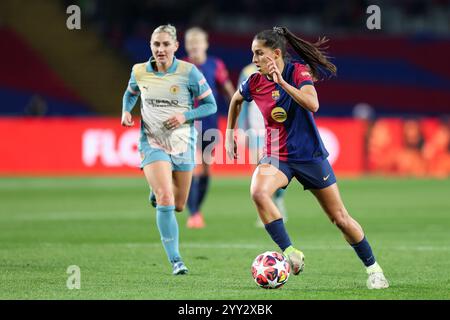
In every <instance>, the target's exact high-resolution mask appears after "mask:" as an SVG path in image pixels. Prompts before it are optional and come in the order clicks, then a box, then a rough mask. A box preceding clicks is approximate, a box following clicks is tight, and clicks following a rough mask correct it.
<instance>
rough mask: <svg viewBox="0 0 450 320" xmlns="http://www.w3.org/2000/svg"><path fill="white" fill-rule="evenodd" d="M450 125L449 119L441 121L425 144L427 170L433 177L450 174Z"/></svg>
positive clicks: (442, 176) (444, 176)
mask: <svg viewBox="0 0 450 320" xmlns="http://www.w3.org/2000/svg"><path fill="white" fill-rule="evenodd" d="M449 125H450V123H449V121H441V122H440V123H439V126H438V128H437V130H436V132H435V133H434V134H433V136H432V137H431V138H430V139H429V140H428V141H427V142H426V143H425V146H424V151H423V154H424V158H425V159H426V162H427V171H428V173H429V174H430V175H431V176H433V177H437V178H447V177H448V176H449V175H450V129H449Z"/></svg>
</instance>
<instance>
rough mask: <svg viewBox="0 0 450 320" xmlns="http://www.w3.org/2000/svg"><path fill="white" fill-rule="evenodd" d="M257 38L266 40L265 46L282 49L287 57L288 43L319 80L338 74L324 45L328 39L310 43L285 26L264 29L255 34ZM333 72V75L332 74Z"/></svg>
mask: <svg viewBox="0 0 450 320" xmlns="http://www.w3.org/2000/svg"><path fill="white" fill-rule="evenodd" d="M255 40H261V41H264V46H266V47H268V48H271V49H273V50H275V49H280V50H281V53H282V55H283V57H286V55H287V54H288V53H287V50H286V43H289V45H290V46H291V47H292V49H294V51H295V52H296V53H297V54H298V55H299V56H300V57H301V58H302V59H303V60H304V62H305V63H306V64H308V66H309V68H310V69H311V73H312V75H313V77H314V78H315V79H317V80H323V79H325V78H329V77H330V76H331V75H336V72H337V68H336V66H335V65H334V64H332V63H331V62H330V61H329V60H328V59H329V57H328V56H327V55H326V54H325V52H324V49H327V48H328V47H323V45H324V44H325V43H327V42H328V39H327V38H325V37H323V38H319V40H318V41H317V42H316V43H310V42H308V41H306V40H303V39H301V38H299V37H297V36H295V35H294V34H293V33H292V32H290V31H289V30H288V29H287V28H285V27H274V28H273V29H272V30H264V31H262V32H260V33H258V34H257V35H256V36H255ZM330 73H331V75H330Z"/></svg>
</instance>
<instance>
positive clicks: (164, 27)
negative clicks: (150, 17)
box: [153, 24, 177, 41]
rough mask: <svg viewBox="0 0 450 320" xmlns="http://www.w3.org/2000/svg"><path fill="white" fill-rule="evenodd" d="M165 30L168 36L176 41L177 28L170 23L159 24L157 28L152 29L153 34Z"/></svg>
mask: <svg viewBox="0 0 450 320" xmlns="http://www.w3.org/2000/svg"><path fill="white" fill-rule="evenodd" d="M162 32H165V33H167V34H169V35H170V37H171V38H172V39H173V40H174V41H177V29H176V28H175V27H174V26H173V25H171V24H163V25H161V26H159V27H158V28H156V29H155V30H154V31H153V34H155V33H162Z"/></svg>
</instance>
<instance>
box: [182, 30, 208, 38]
mask: <svg viewBox="0 0 450 320" xmlns="http://www.w3.org/2000/svg"><path fill="white" fill-rule="evenodd" d="M193 34H201V35H203V36H204V37H205V39H206V40H208V33H207V32H206V31H205V30H203V29H202V28H200V27H192V28H189V29H187V30H186V33H185V34H184V38H185V39H186V38H187V37H189V36H191V35H193Z"/></svg>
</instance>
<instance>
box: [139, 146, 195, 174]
mask: <svg viewBox="0 0 450 320" xmlns="http://www.w3.org/2000/svg"><path fill="white" fill-rule="evenodd" d="M139 153H140V155H141V169H143V168H144V167H145V166H146V165H149V164H151V163H153V162H156V161H167V162H170V163H171V164H172V171H192V170H194V167H195V143H194V144H193V146H191V147H188V150H187V151H186V152H183V153H179V154H168V153H167V152H166V151H164V150H162V149H158V148H153V147H152V146H150V144H149V143H148V142H147V141H142V140H141V143H140V146H139Z"/></svg>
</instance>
